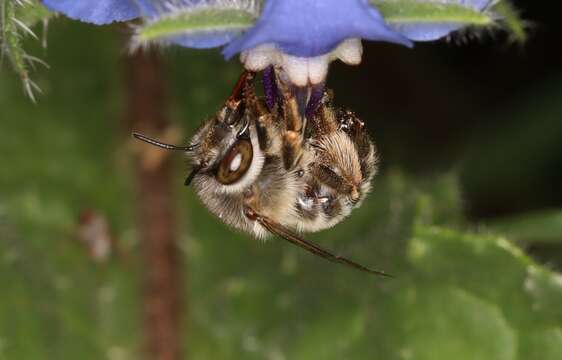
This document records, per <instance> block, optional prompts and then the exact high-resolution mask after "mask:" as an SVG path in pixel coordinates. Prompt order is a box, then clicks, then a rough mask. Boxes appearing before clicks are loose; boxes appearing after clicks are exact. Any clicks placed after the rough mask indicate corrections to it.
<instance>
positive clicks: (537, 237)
mask: <svg viewBox="0 0 562 360" xmlns="http://www.w3.org/2000/svg"><path fill="white" fill-rule="evenodd" d="M487 225H488V227H489V228H490V229H491V230H493V231H495V232H498V233H500V234H504V235H506V236H507V237H508V238H509V239H511V240H516V241H523V242H524V243H526V244H530V243H562V211H560V210H548V211H537V212H533V213H526V214H523V215H517V216H509V217H504V218H500V219H498V220H496V221H494V222H491V223H488V224H487Z"/></svg>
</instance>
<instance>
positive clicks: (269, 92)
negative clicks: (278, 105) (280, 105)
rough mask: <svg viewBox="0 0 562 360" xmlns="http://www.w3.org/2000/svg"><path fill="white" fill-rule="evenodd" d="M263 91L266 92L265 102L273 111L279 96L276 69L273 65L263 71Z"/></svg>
mask: <svg viewBox="0 0 562 360" xmlns="http://www.w3.org/2000/svg"><path fill="white" fill-rule="evenodd" d="M263 91H264V94H265V103H266V105H267V107H268V108H269V110H270V111H271V110H273V107H274V106H275V102H276V101H277V97H278V91H277V84H276V83H275V69H273V66H269V67H268V68H267V69H265V70H264V71H263Z"/></svg>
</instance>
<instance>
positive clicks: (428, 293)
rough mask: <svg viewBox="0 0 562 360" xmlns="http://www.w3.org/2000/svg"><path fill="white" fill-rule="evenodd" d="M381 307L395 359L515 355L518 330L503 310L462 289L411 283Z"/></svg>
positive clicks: (507, 359) (500, 359)
mask: <svg viewBox="0 0 562 360" xmlns="http://www.w3.org/2000/svg"><path fill="white" fill-rule="evenodd" d="M378 310H379V313H380V319H379V320H378V321H379V323H380V326H381V327H382V328H383V329H384V330H382V332H383V334H384V335H383V336H384V337H385V338H388V341H386V342H384V344H385V345H386V346H389V347H392V348H389V349H385V350H386V352H388V353H389V354H392V355H394V356H393V358H397V359H416V360H433V359H458V360H464V359H466V360H471V359H481V360H514V359H516V353H517V334H516V332H515V331H514V329H513V328H512V327H511V326H510V325H509V323H508V321H507V320H506V319H505V317H504V315H503V314H502V312H501V311H500V309H499V308H498V307H497V306H495V305H494V304H493V303H488V302H486V301H483V300H482V299H480V298H478V297H477V296H474V295H473V294H470V293H468V292H466V291H465V290H463V289H462V288H459V287H454V286H419V285H410V286H408V287H406V288H403V289H402V291H400V292H399V293H396V294H394V295H393V296H392V299H388V301H387V302H386V304H385V306H383V307H381V308H380V309H378ZM386 334H391V335H390V336H388V335H386ZM383 340H385V339H383ZM381 358H386V357H384V356H382V357H381Z"/></svg>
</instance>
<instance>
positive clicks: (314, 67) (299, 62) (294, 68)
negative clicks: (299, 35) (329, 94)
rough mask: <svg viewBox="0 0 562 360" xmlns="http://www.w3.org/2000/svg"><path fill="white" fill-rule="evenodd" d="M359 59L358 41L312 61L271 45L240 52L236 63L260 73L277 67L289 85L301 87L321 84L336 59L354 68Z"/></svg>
mask: <svg viewBox="0 0 562 360" xmlns="http://www.w3.org/2000/svg"><path fill="white" fill-rule="evenodd" d="M362 55H363V46H362V45H361V40H360V39H347V40H344V41H342V42H341V43H340V44H339V45H338V47H337V48H335V49H334V50H333V51H331V52H329V53H327V54H324V55H320V56H315V57H309V58H307V57H297V56H292V55H287V54H285V53H283V52H282V51H281V50H279V49H277V47H276V46H275V45H273V44H263V45H259V46H256V47H255V48H253V49H250V50H246V51H244V52H242V54H240V60H241V61H242V63H243V64H244V67H245V68H246V69H247V70H250V71H262V70H264V69H265V68H267V67H268V66H270V65H274V66H279V67H281V68H283V70H284V71H285V73H286V74H287V77H288V78H289V80H290V81H291V83H293V84H294V85H296V86H303V87H304V86H308V85H315V84H319V83H321V82H323V81H324V80H325V79H326V75H327V74H328V66H329V64H330V63H331V62H332V61H334V60H336V59H340V60H341V61H343V62H344V63H346V64H348V65H358V64H360V63H361V56H362Z"/></svg>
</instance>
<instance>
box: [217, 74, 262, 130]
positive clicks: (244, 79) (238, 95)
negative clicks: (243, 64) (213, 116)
mask: <svg viewBox="0 0 562 360" xmlns="http://www.w3.org/2000/svg"><path fill="white" fill-rule="evenodd" d="M254 77H255V73H253V72H251V71H244V72H242V74H241V75H240V77H239V78H238V81H237V82H236V85H234V89H233V90H232V93H231V94H230V96H229V97H228V99H227V100H226V103H225V106H224V107H223V108H222V110H221V112H222V113H221V115H220V117H221V118H222V119H224V122H225V123H226V124H228V125H233V124H236V123H238V121H240V119H241V118H242V116H243V115H244V112H245V110H246V91H247V89H248V84H250V83H251V82H252V81H253V79H254Z"/></svg>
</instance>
